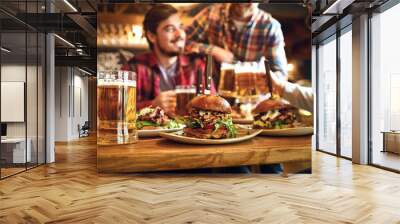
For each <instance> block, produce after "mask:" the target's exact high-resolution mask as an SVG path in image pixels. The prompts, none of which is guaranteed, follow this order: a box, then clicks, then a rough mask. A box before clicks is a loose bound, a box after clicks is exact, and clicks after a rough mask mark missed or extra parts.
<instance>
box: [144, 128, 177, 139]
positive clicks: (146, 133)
mask: <svg viewBox="0 0 400 224" xmlns="http://www.w3.org/2000/svg"><path fill="white" fill-rule="evenodd" d="M182 129H183V127H180V128H170V129H166V128H165V129H151V130H138V136H139V138H143V137H144V138H146V137H158V136H160V133H168V132H175V131H181V130H182Z"/></svg>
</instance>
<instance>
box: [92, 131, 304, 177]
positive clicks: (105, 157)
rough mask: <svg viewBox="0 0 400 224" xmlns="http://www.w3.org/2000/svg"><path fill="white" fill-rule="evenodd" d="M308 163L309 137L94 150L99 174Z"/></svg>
mask: <svg viewBox="0 0 400 224" xmlns="http://www.w3.org/2000/svg"><path fill="white" fill-rule="evenodd" d="M288 162H311V136H300V137H273V138H271V137H256V138H254V139H251V140H249V141H245V142H241V143H237V144H226V145H190V144H180V143H175V142H173V141H169V140H166V139H162V138H156V139H144V140H140V141H139V142H138V143H137V144H131V145H119V146H107V147H103V146H102V147H100V146H99V147H98V148H97V168H98V170H99V171H100V172H121V173H125V172H148V171H162V170H177V169H193V168H207V167H228V166H238V165H257V164H271V163H288Z"/></svg>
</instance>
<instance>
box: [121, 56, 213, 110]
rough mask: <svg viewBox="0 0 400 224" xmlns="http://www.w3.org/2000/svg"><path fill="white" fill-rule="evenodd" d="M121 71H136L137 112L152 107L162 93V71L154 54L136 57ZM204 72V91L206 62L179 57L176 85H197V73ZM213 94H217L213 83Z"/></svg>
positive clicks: (193, 58)
mask: <svg viewBox="0 0 400 224" xmlns="http://www.w3.org/2000/svg"><path fill="white" fill-rule="evenodd" d="M121 70H126V71H136V107H137V110H140V109H142V108H143V107H147V106H150V105H151V102H152V100H153V99H154V98H156V97H157V96H158V94H159V92H160V76H161V71H160V68H159V66H158V61H157V58H156V56H155V55H154V53H146V54H142V55H139V56H135V57H134V58H132V59H131V60H129V61H128V63H127V64H126V65H124V66H122V68H121ZM198 70H201V71H202V74H203V76H202V83H203V91H204V86H205V75H204V74H205V73H204V72H205V61H204V60H203V59H202V58H199V57H194V56H184V55H180V56H178V65H177V75H176V76H175V83H176V85H196V77H197V76H196V74H197V71H198ZM211 93H215V88H214V85H213V83H212V84H211Z"/></svg>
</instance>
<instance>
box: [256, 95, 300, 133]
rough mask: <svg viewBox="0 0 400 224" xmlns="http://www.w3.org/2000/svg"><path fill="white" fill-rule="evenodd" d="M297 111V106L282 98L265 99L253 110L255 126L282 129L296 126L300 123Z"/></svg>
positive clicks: (257, 127)
mask: <svg viewBox="0 0 400 224" xmlns="http://www.w3.org/2000/svg"><path fill="white" fill-rule="evenodd" d="M297 111H298V109H297V108H296V107H294V106H292V105H290V104H287V103H284V102H283V101H281V100H274V99H268V100H264V101H262V102H260V103H259V104H258V105H257V106H256V108H254V109H253V111H252V114H253V117H254V122H253V128H256V129H281V128H292V127H295V126H297V125H298V121H297V116H296V114H297Z"/></svg>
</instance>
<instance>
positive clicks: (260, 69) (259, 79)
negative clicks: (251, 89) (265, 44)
mask: <svg viewBox="0 0 400 224" xmlns="http://www.w3.org/2000/svg"><path fill="white" fill-rule="evenodd" d="M256 64H257V65H256V67H257V68H256V70H257V76H256V86H257V90H258V92H259V93H260V94H264V95H265V94H267V93H268V91H269V90H268V85H267V75H266V74H265V66H264V60H261V61H259V62H257V63H256Z"/></svg>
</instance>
